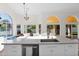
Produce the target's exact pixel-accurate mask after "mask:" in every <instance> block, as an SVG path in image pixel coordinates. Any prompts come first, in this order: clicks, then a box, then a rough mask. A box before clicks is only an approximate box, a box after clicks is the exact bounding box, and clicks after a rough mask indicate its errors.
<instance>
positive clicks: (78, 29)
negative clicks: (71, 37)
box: [77, 24, 79, 39]
mask: <svg viewBox="0 0 79 59" xmlns="http://www.w3.org/2000/svg"><path fill="white" fill-rule="evenodd" d="M77 33H78V39H79V24H78V25H77Z"/></svg>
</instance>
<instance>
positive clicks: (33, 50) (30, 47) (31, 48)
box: [22, 44, 39, 56]
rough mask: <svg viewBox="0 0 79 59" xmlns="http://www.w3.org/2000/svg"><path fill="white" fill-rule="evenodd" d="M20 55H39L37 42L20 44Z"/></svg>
mask: <svg viewBox="0 0 79 59" xmlns="http://www.w3.org/2000/svg"><path fill="white" fill-rule="evenodd" d="M22 56H39V45H38V44H27V45H22Z"/></svg>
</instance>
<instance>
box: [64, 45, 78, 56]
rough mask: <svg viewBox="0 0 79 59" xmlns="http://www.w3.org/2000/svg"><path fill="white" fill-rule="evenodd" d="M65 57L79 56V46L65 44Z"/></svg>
mask: <svg viewBox="0 0 79 59" xmlns="http://www.w3.org/2000/svg"><path fill="white" fill-rule="evenodd" d="M64 55H65V56H77V55H78V44H65V45H64Z"/></svg>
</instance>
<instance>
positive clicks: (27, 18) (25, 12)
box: [23, 3, 29, 20]
mask: <svg viewBox="0 0 79 59" xmlns="http://www.w3.org/2000/svg"><path fill="white" fill-rule="evenodd" d="M23 6H24V19H25V20H29V17H28V14H27V5H26V3H23Z"/></svg>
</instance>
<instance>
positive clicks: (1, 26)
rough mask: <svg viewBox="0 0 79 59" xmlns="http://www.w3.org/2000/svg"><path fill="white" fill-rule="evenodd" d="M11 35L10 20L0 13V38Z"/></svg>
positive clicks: (6, 15)
mask: <svg viewBox="0 0 79 59" xmlns="http://www.w3.org/2000/svg"><path fill="white" fill-rule="evenodd" d="M12 34H13V30H12V18H11V17H10V16H9V15H8V14H6V13H4V12H0V36H6V35H7V36H11V35H12Z"/></svg>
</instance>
